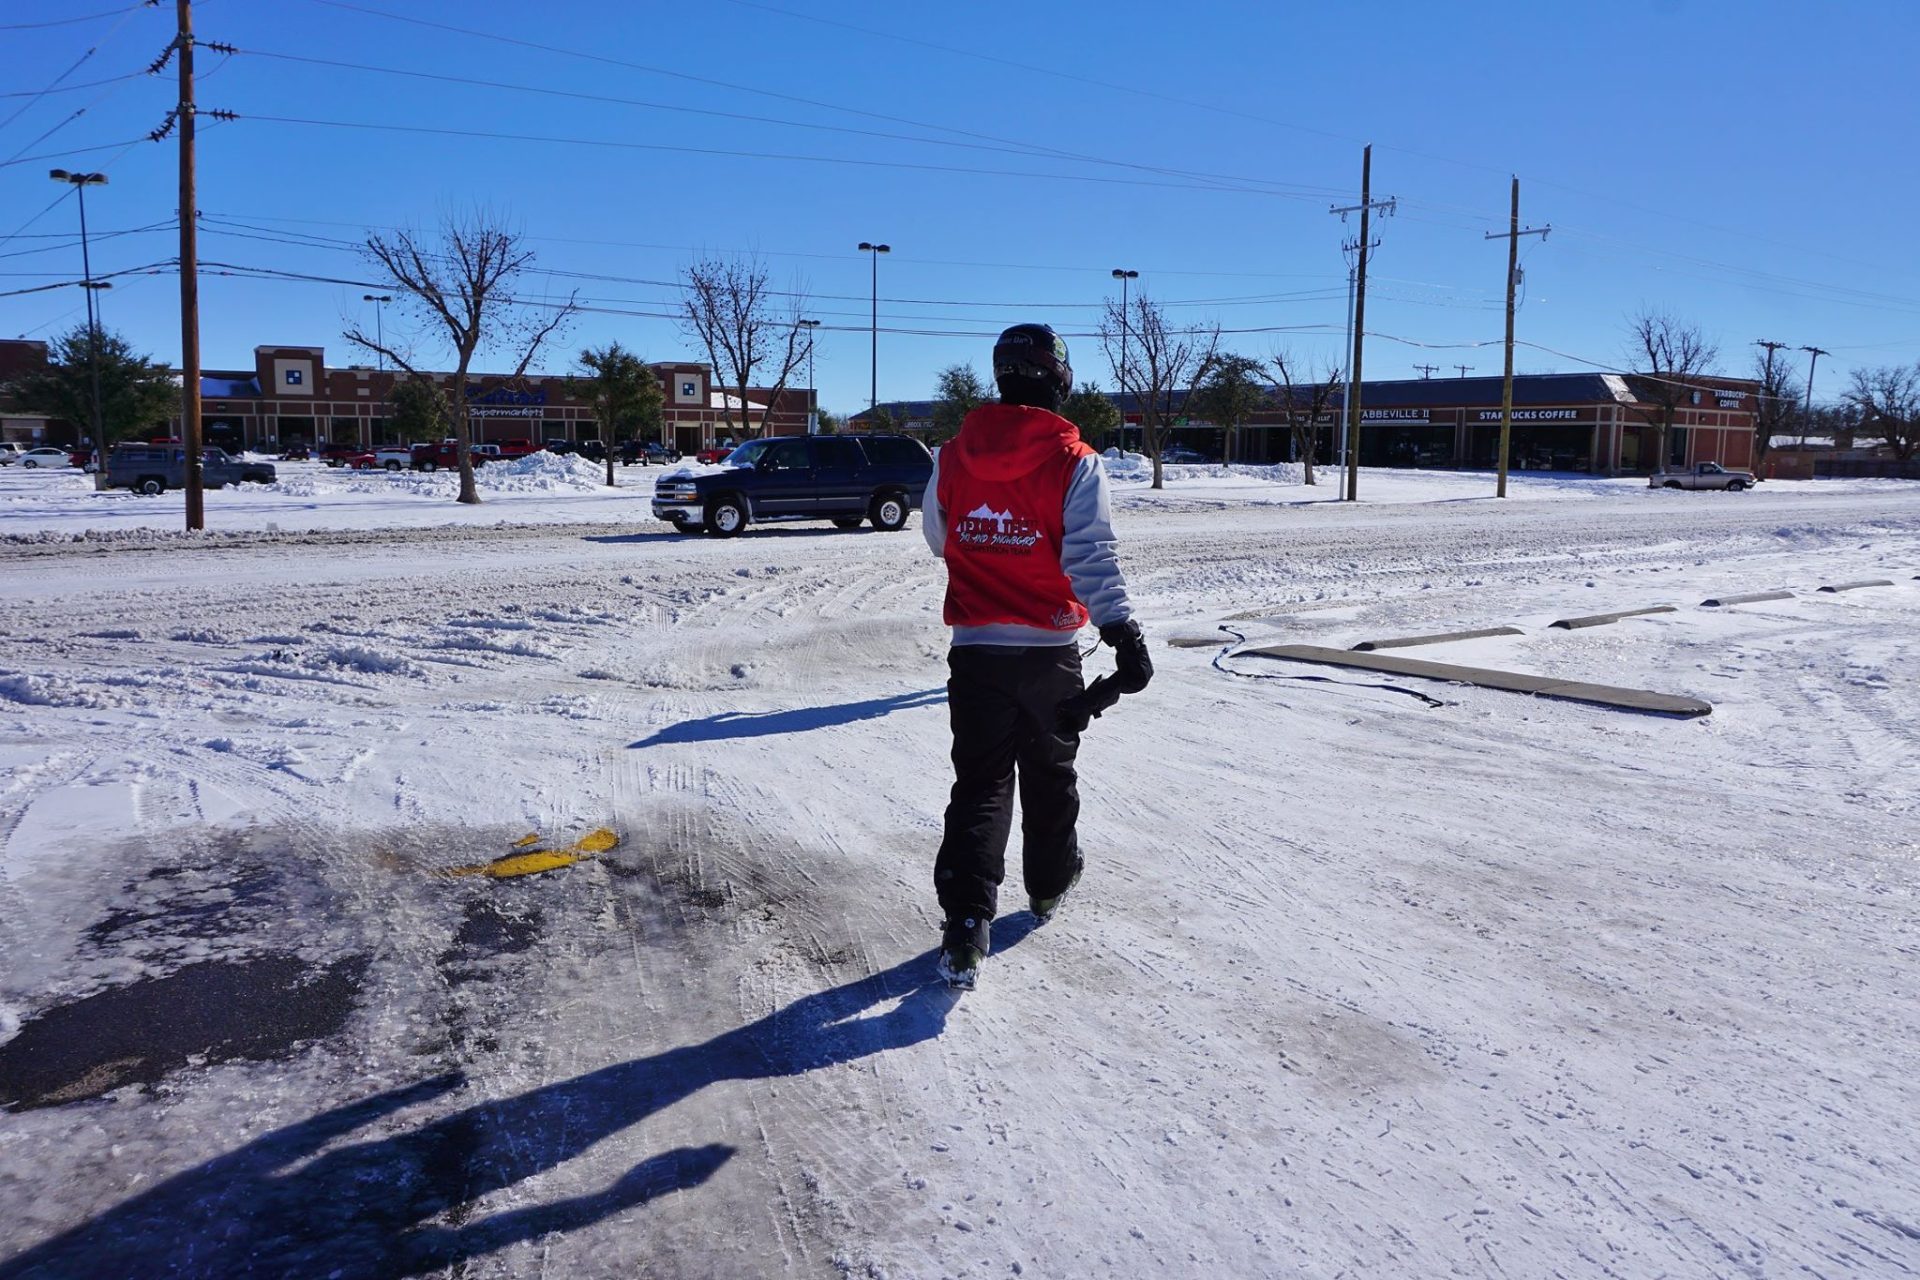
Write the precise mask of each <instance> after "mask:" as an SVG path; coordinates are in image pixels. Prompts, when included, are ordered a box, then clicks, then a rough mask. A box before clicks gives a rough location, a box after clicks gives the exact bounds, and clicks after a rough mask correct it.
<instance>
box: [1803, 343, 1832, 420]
mask: <svg viewBox="0 0 1920 1280" xmlns="http://www.w3.org/2000/svg"><path fill="white" fill-rule="evenodd" d="M1800 349H1801V350H1802V351H1805V352H1806V353H1807V407H1806V408H1805V409H1804V410H1803V411H1802V412H1801V418H1800V422H1801V426H1800V438H1801V439H1803V440H1804V439H1806V436H1807V428H1808V427H1810V426H1812V425H1813V370H1814V366H1815V365H1818V364H1819V363H1820V357H1821V356H1830V355H1832V354H1833V352H1831V351H1822V350H1821V349H1820V348H1819V347H1802V348H1800Z"/></svg>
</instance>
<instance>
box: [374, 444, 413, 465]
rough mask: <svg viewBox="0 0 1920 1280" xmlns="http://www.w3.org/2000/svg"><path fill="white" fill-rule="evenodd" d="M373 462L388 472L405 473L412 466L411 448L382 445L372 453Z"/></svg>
mask: <svg viewBox="0 0 1920 1280" xmlns="http://www.w3.org/2000/svg"><path fill="white" fill-rule="evenodd" d="M373 460H374V463H375V464H376V465H377V466H380V467H382V468H384V469H386V470H388V471H405V470H406V469H407V468H408V467H411V466H412V465H413V446H412V445H410V444H383V445H381V446H380V447H379V448H378V449H375V450H374V451H373Z"/></svg>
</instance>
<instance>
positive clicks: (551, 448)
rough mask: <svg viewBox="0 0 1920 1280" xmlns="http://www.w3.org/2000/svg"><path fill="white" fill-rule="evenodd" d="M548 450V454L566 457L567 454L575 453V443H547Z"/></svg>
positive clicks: (567, 441) (556, 441) (553, 441)
mask: <svg viewBox="0 0 1920 1280" xmlns="http://www.w3.org/2000/svg"><path fill="white" fill-rule="evenodd" d="M546 450H547V452H548V453H557V454H559V455H560V456H561V457H565V456H566V455H567V454H569V453H572V452H573V451H574V448H573V441H571V440H549V441H547V443H546Z"/></svg>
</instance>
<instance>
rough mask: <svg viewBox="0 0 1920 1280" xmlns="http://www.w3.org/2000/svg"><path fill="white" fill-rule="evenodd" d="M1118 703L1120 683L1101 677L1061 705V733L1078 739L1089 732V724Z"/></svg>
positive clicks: (1108, 677)
mask: <svg viewBox="0 0 1920 1280" xmlns="http://www.w3.org/2000/svg"><path fill="white" fill-rule="evenodd" d="M1118 701H1120V689H1119V687H1118V682H1117V681H1116V680H1115V679H1114V677H1112V676H1101V677H1100V678H1099V679H1097V680H1095V681H1094V682H1093V683H1092V684H1090V685H1088V686H1087V687H1086V688H1085V689H1083V690H1081V691H1080V692H1079V693H1076V694H1074V695H1073V696H1072V697H1071V698H1068V699H1067V700H1066V701H1065V702H1063V703H1061V704H1060V712H1059V715H1060V720H1059V726H1060V732H1061V733H1064V734H1071V735H1073V736H1075V737H1078V736H1079V735H1080V734H1083V733H1085V732H1086V731H1087V725H1088V723H1089V722H1091V721H1094V720H1097V719H1099V718H1100V713H1101V712H1102V711H1107V710H1110V709H1111V708H1112V707H1113V704H1114V703H1116V702H1118Z"/></svg>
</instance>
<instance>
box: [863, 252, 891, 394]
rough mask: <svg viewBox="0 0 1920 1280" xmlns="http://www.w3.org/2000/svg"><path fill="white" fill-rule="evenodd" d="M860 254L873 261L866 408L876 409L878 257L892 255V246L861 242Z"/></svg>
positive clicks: (878, 300)
mask: <svg viewBox="0 0 1920 1280" xmlns="http://www.w3.org/2000/svg"><path fill="white" fill-rule="evenodd" d="M860 252H862V253H864V254H866V255H867V256H868V257H869V258H871V259H872V260H873V375H872V380H871V383H870V385H869V386H868V388H867V408H869V409H876V408H878V407H879V405H880V255H881V254H883V253H892V252H893V246H892V245H890V244H873V243H871V242H869V241H866V240H862V241H861V242H860Z"/></svg>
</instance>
